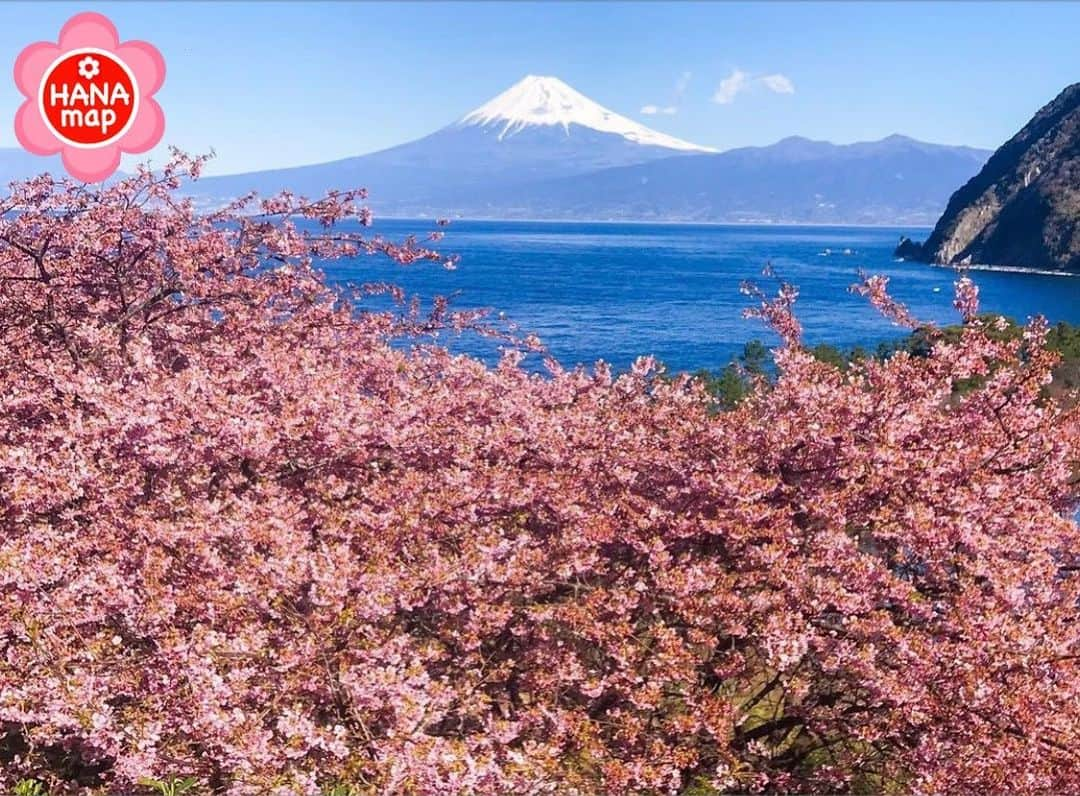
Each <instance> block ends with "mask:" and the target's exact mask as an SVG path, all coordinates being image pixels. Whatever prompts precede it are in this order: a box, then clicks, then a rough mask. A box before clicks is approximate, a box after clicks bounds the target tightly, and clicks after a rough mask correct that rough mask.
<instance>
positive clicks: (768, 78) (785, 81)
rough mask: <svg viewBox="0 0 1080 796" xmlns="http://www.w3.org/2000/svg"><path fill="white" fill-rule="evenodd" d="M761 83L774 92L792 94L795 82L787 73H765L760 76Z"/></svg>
mask: <svg viewBox="0 0 1080 796" xmlns="http://www.w3.org/2000/svg"><path fill="white" fill-rule="evenodd" d="M761 82H762V84H763V85H764V86H765V88H767V89H768V90H769V91H771V92H773V93H774V94H794V93H795V84H794V83H792V82H791V78H789V77H788V76H787V75H765V77H763V78H761Z"/></svg>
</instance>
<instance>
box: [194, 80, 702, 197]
mask: <svg viewBox="0 0 1080 796" xmlns="http://www.w3.org/2000/svg"><path fill="white" fill-rule="evenodd" d="M715 151H716V150H713V149H710V148H709V147H704V146H698V145H696V144H691V143H689V142H688V141H682V140H680V139H678V138H674V137H672V136H669V135H665V134H663V133H659V132H657V131H655V130H651V129H649V128H648V127H645V126H644V125H642V124H638V123H637V122H635V121H632V120H631V119H627V118H626V117H624V116H620V115H619V114H617V113H615V112H614V111H610V110H608V109H607V108H604V107H603V106H601V105H599V104H597V103H596V102H593V101H592V100H591V99H589V98H588V97H586V96H584V95H583V94H581V93H579V92H577V91H575V90H574V89H573V88H571V87H570V86H568V85H567V84H566V83H564V82H563V81H561V80H559V79H558V78H556V77H538V76H536V75H528V76H526V77H525V78H523V79H522V80H520V81H518V82H517V83H515V84H514V85H513V86H511V87H510V88H509V89H507V90H506V91H504V92H503V93H501V94H499V95H498V96H497V97H495V98H494V99H492V100H491V101H489V102H487V103H485V104H484V105H481V106H480V107H479V108H477V109H476V110H474V111H472V112H471V113H468V114H466V115H465V116H463V117H462V118H461V119H459V120H458V121H456V122H454V123H452V124H450V125H448V126H447V127H444V128H442V129H441V130H438V131H436V132H434V133H432V134H430V135H427V136H425V137H423V138H421V139H418V140H416V141H411V142H409V143H406V144H401V145H399V146H395V147H391V148H390V149H384V150H382V151H379V152H374V153H372V154H369V155H360V156H358V157H351V158H345V159H343V160H336V161H333V162H330V163H320V164H316V165H312V166H298V167H294V168H286V169H274V170H271V171H260V172H251V173H247V174H237V175H230V176H227V177H217V178H207V179H204V180H201V181H200V182H199V184H198V185H197V186H196V190H197V191H198V192H199V193H210V194H213V195H214V196H215V197H217V198H222V199H223V198H226V197H230V196H235V195H237V194H240V193H244V192H246V191H249V190H255V191H258V192H259V193H276V192H277V191H279V190H281V189H282V188H289V189H290V190H292V191H294V192H297V193H306V194H309V195H311V194H316V193H321V192H323V191H325V190H328V189H330V188H340V187H343V186H349V187H353V186H359V185H362V186H364V187H366V188H368V189H369V191H370V192H371V197H372V198H371V204H372V207H373V208H374V209H375V211H376V213H378V212H380V211H381V212H383V213H386V212H392V213H395V214H401V213H402V212H406V213H407V212H419V213H425V212H426V211H427V210H429V209H435V208H439V210H438V212H452V211H454V210H457V209H459V208H468V209H470V210H471V211H472V212H476V210H477V209H480V210H483V211H484V212H486V213H488V214H491V213H494V212H496V210H497V208H494V207H487V206H486V204H487V203H486V202H485V201H484V198H483V196H484V194H486V193H487V192H488V191H490V190H492V189H498V190H499V191H502V190H507V189H512V188H514V187H517V186H521V185H523V184H525V183H531V182H534V181H538V180H539V181H542V180H550V179H557V178H563V177H571V176H576V175H583V174H588V173H591V172H595V171H598V170H600V169H605V168H614V167H618V166H630V165H636V164H639V163H647V162H649V161H653V160H657V159H660V158H667V157H672V156H678V155H686V154H692V153H696V154H702V153H710V152H715Z"/></svg>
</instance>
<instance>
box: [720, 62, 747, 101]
mask: <svg viewBox="0 0 1080 796" xmlns="http://www.w3.org/2000/svg"><path fill="white" fill-rule="evenodd" d="M748 88H750V75H748V74H746V72H744V71H742V70H741V69H732V70H731V74H730V75H728V76H727V77H725V78H724V79H723V80H721V81H720V85H719V86H717V89H716V93H715V94H713V102H715V103H717V104H719V105H730V104H731V103H733V102H734V101H735V97H737V96H738V95H739V94H740V93H742V92H743V91H746V89H748Z"/></svg>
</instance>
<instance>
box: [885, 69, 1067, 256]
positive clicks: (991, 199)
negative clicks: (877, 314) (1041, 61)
mask: <svg viewBox="0 0 1080 796" xmlns="http://www.w3.org/2000/svg"><path fill="white" fill-rule="evenodd" d="M897 254H898V255H901V256H904V257H908V258H911V259H918V260H924V261H927V262H935V263H940V264H946V265H963V264H979V265H999V266H1012V267H1023V268H1039V269H1051V270H1067V271H1076V272H1080V83H1074V84H1072V85H1071V86H1068V87H1067V88H1065V90H1064V91H1062V92H1061V93H1060V94H1059V95H1058V96H1057V97H1056V98H1055V99H1053V100H1052V101H1051V102H1049V103H1048V104H1047V105H1045V106H1044V107H1043V108H1042V109H1041V110H1039V112H1038V113H1036V114H1035V116H1034V117H1032V119H1031V121H1030V122H1028V123H1027V124H1026V125H1024V127H1023V128H1022V129H1021V130H1020V132H1018V133H1017V134H1016V135H1014V136H1013V137H1012V138H1011V139H1009V140H1008V141H1007V142H1006V143H1005V144H1003V145H1002V146H1001V148H1000V149H998V150H997V152H995V153H994V154H993V156H992V157H991V158H990V159H989V160H988V161H987V163H986V165H985V166H984V167H983V168H982V170H981V171H980V172H979V173H978V174H977V175H975V176H974V177H972V178H971V180H969V181H968V182H967V183H966V184H964V185H963V187H961V188H960V189H959V190H957V191H956V193H954V194H953V195H952V198H951V199H950V200H949V204H948V206H947V207H946V209H945V212H944V213H943V215H942V216H941V218H940V219H939V220H938V222H937V225H936V226H935V227H934V231H933V232H932V233H931V235H930V237H929V238H928V239H927V240H926V242H925V243H923V244H918V243H915V242H914V241H911V240H905V241H902V242H901V245H900V247H899V248H898V249H897Z"/></svg>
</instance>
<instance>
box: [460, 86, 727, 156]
mask: <svg viewBox="0 0 1080 796" xmlns="http://www.w3.org/2000/svg"><path fill="white" fill-rule="evenodd" d="M555 125H560V126H562V128H563V130H564V131H565V132H566V134H567V135H569V134H570V126H571V125H580V126H582V127H588V128H590V129H592V130H597V131H599V132H602V133H613V134H615V135H620V136H622V137H623V138H625V139H627V140H628V141H632V142H634V143H636V144H643V145H645V146H658V147H664V148H665V149H674V150H678V151H682V152H715V151H716V150H715V149H710V148H709V147H703V146H698V145H697V144H691V143H690V142H688V141H683V140H681V139H679V138H675V137H673V136H670V135H665V134H664V133H658V132H656V131H655V130H650V129H649V128H648V127H645V126H644V125H642V124H638V123H637V122H635V121H632V120H630V119H627V118H626V117H625V116H620V115H619V114H617V113H615V112H613V111H609V110H608V109H607V108H605V107H603V106H601V105H599V104H597V103H595V102H593V101H592V100H591V99H589V98H588V97H586V96H585V95H584V94H581V93H580V92H578V91H575V90H574V89H573V88H571V87H570V86H568V85H567V84H566V83H564V82H563V81H561V80H559V78H557V77H540V76H537V75H527V76H526V77H525V78H523V79H522V80H519V81H518V82H517V83H515V84H514V85H513V86H511V87H510V88H508V89H507V90H506V91H504V92H503V93H502V94H499V95H498V96H497V97H495V98H494V99H492V100H491V101H489V102H487V103H485V104H484V105H481V106H480V107H479V108H477V109H476V110H474V111H472V112H471V113H469V114H466V115H465V116H464V117H463V118H462V119H461V121H459V122H458V126H460V127H499V128H500V130H499V135H498V140H499V141H503V140H505V139H507V138H510V137H512V136H514V135H516V134H517V133H520V132H521V131H523V130H525V129H526V128H529V127H536V126H555Z"/></svg>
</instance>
